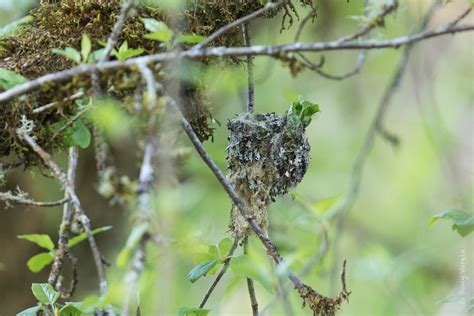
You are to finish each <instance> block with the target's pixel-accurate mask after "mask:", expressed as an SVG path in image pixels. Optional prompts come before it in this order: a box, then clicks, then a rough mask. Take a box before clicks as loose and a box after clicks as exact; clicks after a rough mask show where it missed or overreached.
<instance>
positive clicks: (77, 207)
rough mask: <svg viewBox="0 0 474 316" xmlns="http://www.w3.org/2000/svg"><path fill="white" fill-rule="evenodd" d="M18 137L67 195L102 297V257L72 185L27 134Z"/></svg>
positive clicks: (103, 288) (22, 133)
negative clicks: (85, 242)
mask: <svg viewBox="0 0 474 316" xmlns="http://www.w3.org/2000/svg"><path fill="white" fill-rule="evenodd" d="M18 136H19V137H20V138H21V139H23V140H24V141H25V142H26V143H27V144H28V145H29V146H30V147H31V149H33V151H34V152H35V153H37V154H38V156H40V158H41V159H42V160H43V162H44V163H45V165H46V166H48V167H49V169H50V170H51V171H52V172H53V174H54V176H55V177H56V178H57V179H58V181H59V182H60V183H61V185H62V186H63V188H64V190H65V191H66V192H67V193H68V194H69V196H70V198H71V203H72V205H73V206H74V209H75V213H76V214H77V216H78V217H79V219H80V221H81V224H82V227H83V228H84V231H85V233H86V234H87V239H88V241H89V245H90V247H91V251H92V255H93V257H94V262H95V266H96V269H97V275H98V277H99V289H100V294H101V295H102V296H103V295H105V294H106V293H107V279H106V277H105V270H104V264H103V262H102V255H101V253H100V251H99V248H98V247H97V243H96V241H95V238H94V235H93V234H92V229H91V225H90V221H89V218H88V217H87V215H86V213H85V211H84V209H83V208H82V206H81V202H80V200H79V198H78V196H77V194H76V192H75V190H74V189H73V187H72V185H71V184H70V183H69V181H68V178H67V176H66V174H65V173H64V172H63V171H62V170H61V168H60V167H59V166H58V165H57V164H56V163H55V162H54V161H53V159H52V158H51V155H50V154H49V153H47V152H46V151H45V150H44V149H43V148H41V147H40V146H39V145H38V144H37V143H36V141H35V140H34V139H33V138H32V137H31V136H30V135H28V134H26V133H24V132H21V131H18Z"/></svg>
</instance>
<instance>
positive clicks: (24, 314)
mask: <svg viewBox="0 0 474 316" xmlns="http://www.w3.org/2000/svg"><path fill="white" fill-rule="evenodd" d="M42 309H43V307H42V306H34V307H30V308H27V309H25V310H24V311H21V312H19V313H18V314H16V316H36V315H38V312H39V311H41V310H42Z"/></svg>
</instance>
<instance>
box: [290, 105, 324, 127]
mask: <svg viewBox="0 0 474 316" xmlns="http://www.w3.org/2000/svg"><path fill="white" fill-rule="evenodd" d="M318 112H320V110H319V105H318V104H316V103H312V102H309V101H306V100H303V101H300V100H298V101H296V102H293V103H292V104H291V105H290V108H289V109H288V112H287V116H288V120H289V121H290V122H291V123H293V124H297V125H299V124H302V125H303V127H307V126H308V125H309V124H310V123H311V120H312V116H313V115H314V114H315V113H318Z"/></svg>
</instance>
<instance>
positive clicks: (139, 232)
mask: <svg viewBox="0 0 474 316" xmlns="http://www.w3.org/2000/svg"><path fill="white" fill-rule="evenodd" d="M148 227H149V225H148V224H147V223H144V224H141V225H140V226H137V227H134V228H133V229H132V231H131V232H130V235H129V236H128V239H127V243H126V244H125V247H124V248H123V249H122V250H121V251H120V253H119V255H118V256H117V265H118V266H119V267H121V268H123V267H125V266H126V265H127V263H128V260H129V257H130V252H131V251H132V250H133V249H135V247H136V246H137V245H138V243H139V242H140V240H141V238H142V237H143V235H144V234H145V233H146V232H147V231H148Z"/></svg>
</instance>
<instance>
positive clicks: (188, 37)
mask: <svg viewBox="0 0 474 316" xmlns="http://www.w3.org/2000/svg"><path fill="white" fill-rule="evenodd" d="M206 38H207V37H206V36H202V35H195V34H181V35H179V36H178V37H177V38H176V43H184V44H199V43H201V42H203V41H204V40H205V39H206Z"/></svg>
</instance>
